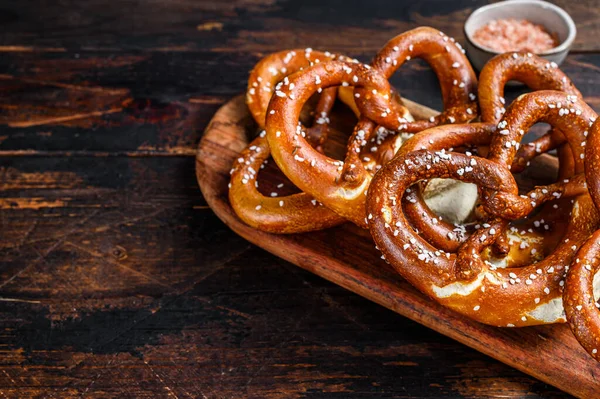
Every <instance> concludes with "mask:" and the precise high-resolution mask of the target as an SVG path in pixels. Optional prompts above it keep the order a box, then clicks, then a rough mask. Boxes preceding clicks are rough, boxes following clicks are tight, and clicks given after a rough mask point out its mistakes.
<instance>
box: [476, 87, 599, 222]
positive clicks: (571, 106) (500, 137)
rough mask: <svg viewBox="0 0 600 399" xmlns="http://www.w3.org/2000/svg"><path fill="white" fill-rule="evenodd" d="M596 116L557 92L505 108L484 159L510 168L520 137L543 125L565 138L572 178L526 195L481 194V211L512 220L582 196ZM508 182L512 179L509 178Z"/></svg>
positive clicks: (526, 98) (529, 97)
mask: <svg viewBox="0 0 600 399" xmlns="http://www.w3.org/2000/svg"><path fill="white" fill-rule="evenodd" d="M595 119H596V113H595V112H594V111H593V110H592V109H591V108H590V107H589V106H588V105H587V104H586V103H585V102H583V100H581V98H579V97H576V96H572V95H568V94H565V93H562V92H558V91H550V90H542V91H537V92H534V93H529V94H524V95H522V96H520V97H519V98H517V99H516V100H515V101H514V102H513V103H512V104H511V105H510V107H509V109H508V111H507V113H506V114H505V116H504V118H503V119H502V120H501V121H500V123H499V124H498V130H497V134H495V135H494V136H493V137H492V141H491V144H490V154H489V155H488V159H489V160H490V161H492V162H495V163H497V164H499V165H503V166H504V167H506V168H510V165H512V163H513V161H514V159H515V155H516V153H517V151H518V149H519V147H520V144H521V140H522V139H523V136H524V135H525V133H526V132H527V131H529V129H530V128H531V127H532V126H533V125H534V124H535V123H538V122H546V123H548V124H550V125H551V126H552V127H553V128H554V129H557V130H560V131H561V132H563V134H564V135H565V139H566V140H567V142H568V144H569V146H570V149H571V151H572V153H573V159H574V165H573V167H574V173H575V174H579V175H576V176H575V177H574V178H571V179H565V180H563V181H562V182H560V183H555V184H552V185H549V186H540V187H536V188H535V189H534V190H532V191H530V192H529V193H528V194H527V195H518V194H517V193H513V192H508V191H503V190H483V198H482V201H483V204H484V208H485V210H486V211H487V212H489V213H490V214H491V215H494V216H496V217H499V218H503V219H509V220H516V219H520V218H523V217H526V216H527V215H529V214H530V213H531V212H532V211H533V210H534V209H535V208H536V207H538V206H540V205H542V204H543V203H545V202H547V201H549V200H553V199H556V198H561V197H573V196H577V195H581V194H585V193H586V191H587V190H586V187H585V182H584V179H583V176H582V175H581V173H583V165H584V163H583V160H584V156H585V155H584V150H585V145H586V136H587V134H588V129H589V127H590V124H591V122H592V121H593V120H595ZM511 178H512V177H511Z"/></svg>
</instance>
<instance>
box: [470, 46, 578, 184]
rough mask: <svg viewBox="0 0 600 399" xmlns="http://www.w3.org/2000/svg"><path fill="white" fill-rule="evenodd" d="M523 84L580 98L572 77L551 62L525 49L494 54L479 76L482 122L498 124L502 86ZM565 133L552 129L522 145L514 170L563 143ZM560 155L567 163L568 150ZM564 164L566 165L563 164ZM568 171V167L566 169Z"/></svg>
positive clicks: (503, 105)
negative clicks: (509, 83) (512, 82)
mask: <svg viewBox="0 0 600 399" xmlns="http://www.w3.org/2000/svg"><path fill="white" fill-rule="evenodd" d="M511 80H516V81H519V82H521V83H524V84H525V85H527V86H528V87H529V88H530V89H532V90H558V91H562V92H564V93H566V94H569V95H572V96H577V97H579V98H582V95H581V93H580V92H579V90H577V88H576V87H575V85H574V84H573V83H572V82H571V80H570V79H569V78H568V77H567V75H565V74H564V73H563V72H562V71H561V70H560V69H558V65H557V64H556V63H554V62H548V61H547V60H545V59H543V58H541V57H538V56H537V55H534V54H531V53H527V52H511V53H504V54H500V55H497V56H495V57H494V58H492V59H491V60H489V61H488V62H487V64H485V66H484V67H483V69H482V70H481V74H480V76H479V82H480V84H479V91H478V97H479V105H480V107H481V121H482V122H488V123H493V124H497V123H498V122H500V120H501V119H502V116H503V115H504V112H505V111H506V110H505V108H504V107H505V100H504V87H505V86H506V84H507V83H508V82H509V81H511ZM564 142H565V137H564V135H563V134H562V133H561V132H559V131H556V130H551V131H550V132H549V133H546V134H545V135H543V136H542V137H540V138H538V139H536V140H534V141H532V142H531V143H528V144H525V145H523V146H521V148H520V149H519V151H518V153H517V156H516V159H515V164H514V165H513V168H512V169H511V170H512V171H513V172H514V173H517V172H520V171H522V170H523V169H524V168H525V166H527V164H528V163H529V161H530V160H531V159H533V158H535V157H536V156H538V155H539V154H541V153H545V152H548V151H550V150H553V149H555V148H557V147H559V146H560V145H561V144H564ZM562 151H563V152H564V154H562V156H561V158H562V159H563V162H567V159H568V156H569V150H568V149H566V148H565V149H563V150H562ZM563 166H564V167H566V164H565V165H563ZM567 170H568V169H567Z"/></svg>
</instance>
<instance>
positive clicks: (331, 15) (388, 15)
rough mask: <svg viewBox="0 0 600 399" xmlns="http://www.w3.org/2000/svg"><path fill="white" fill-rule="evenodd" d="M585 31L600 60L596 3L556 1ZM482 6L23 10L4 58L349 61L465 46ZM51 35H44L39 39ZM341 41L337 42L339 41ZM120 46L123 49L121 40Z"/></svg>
mask: <svg viewBox="0 0 600 399" xmlns="http://www.w3.org/2000/svg"><path fill="white" fill-rule="evenodd" d="M553 2H555V3H557V4H559V5H560V6H562V7H563V8H565V9H566V10H567V12H569V13H570V14H571V15H572V16H573V18H574V20H575V22H576V23H577V25H578V30H579V34H578V37H577V40H576V42H575V45H574V50H575V51H587V52H589V51H597V50H599V49H600V48H599V44H598V43H597V40H596V37H597V36H598V33H599V31H600V22H598V21H599V20H600V9H599V8H598V5H597V3H596V2H595V1H594V0H585V1H578V2H572V1H568V0H557V1H553ZM487 3H488V1H486V0H476V1H465V0H463V1H436V0H426V1H414V2H398V1H393V0H375V1H371V2H361V1H351V2H336V1H329V2H322V1H310V2H294V1H289V0H287V1H283V2H274V1H272V0H245V1H241V2H227V1H225V2H223V1H216V0H209V1H201V2H194V1H189V0H177V1H169V2H168V3H165V2H152V3H151V5H150V4H148V3H144V2H136V1H122V2H120V4H119V7H106V4H105V3H104V2H103V1H101V0H92V1H86V2H77V1H72V0H71V1H66V2H62V3H61V4H60V5H59V6H57V5H55V4H39V2H32V1H20V2H11V3H9V4H5V5H3V9H2V22H3V24H4V26H5V27H6V30H5V32H4V33H3V34H2V35H1V36H0V46H1V47H0V51H2V50H3V51H4V52H27V51H48V52H65V51H67V49H69V50H77V51H86V50H90V49H91V50H102V51H110V52H118V51H123V50H126V51H131V50H136V51H139V50H143V51H156V52H169V53H172V52H189V51H198V50H200V51H203V50H205V49H209V48H210V49H214V50H216V51H224V52H239V51H248V52H257V51H258V52H269V51H277V50H279V49H281V48H291V47H296V46H306V45H307V44H308V43H310V45H312V46H314V47H319V48H335V49H340V50H344V51H345V52H347V53H352V52H357V51H361V50H364V49H372V48H379V47H380V46H381V45H382V44H383V43H385V42H386V41H387V40H388V39H389V38H390V37H392V36H394V35H395V34H397V33H399V32H402V31H405V30H408V29H411V28H414V27H417V26H422V25H430V26H435V27H437V28H439V29H442V30H444V31H445V32H446V33H447V34H449V35H451V36H454V37H456V38H457V39H460V40H462V26H463V23H464V20H465V19H466V18H467V16H468V15H469V14H470V13H471V12H472V11H473V10H474V9H476V8H477V7H479V6H482V5H485V4H487ZM41 27H43V30H41V29H42V28H41ZM332 32H335V34H331V33H332ZM117 37H118V38H119V40H115V38H117Z"/></svg>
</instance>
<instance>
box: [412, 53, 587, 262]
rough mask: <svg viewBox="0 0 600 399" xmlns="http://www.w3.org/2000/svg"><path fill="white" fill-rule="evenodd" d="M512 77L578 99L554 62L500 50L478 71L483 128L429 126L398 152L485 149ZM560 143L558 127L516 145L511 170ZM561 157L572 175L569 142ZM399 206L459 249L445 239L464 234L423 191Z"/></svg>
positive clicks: (429, 235) (446, 245)
mask: <svg viewBox="0 0 600 399" xmlns="http://www.w3.org/2000/svg"><path fill="white" fill-rule="evenodd" d="M511 80H518V81H521V82H524V83H525V84H526V85H528V86H529V87H530V88H531V89H533V90H542V89H555V90H560V91H564V92H565V93H567V94H570V95H576V96H577V97H581V93H580V92H579V91H578V90H577V89H576V88H575V86H574V85H573V84H572V83H571V81H570V80H569V79H568V78H567V76H566V75H565V74H564V73H563V72H562V71H560V70H559V69H558V68H556V64H554V63H550V62H548V61H546V60H544V59H542V58H540V57H538V56H536V55H533V54H531V53H525V52H514V53H505V54H501V55H498V56H496V57H494V58H492V59H491V60H490V61H489V62H488V63H487V64H486V65H485V67H484V68H483V70H482V71H481V75H480V84H479V91H478V96H479V102H480V107H481V120H482V122H487V126H486V127H484V125H478V128H477V131H478V132H474V130H473V128H468V127H462V126H461V127H460V128H458V127H455V128H454V129H452V128H450V129H449V128H445V129H441V130H437V131H436V129H429V130H427V131H426V133H423V134H422V135H420V134H418V135H417V136H421V137H420V138H415V139H414V140H409V141H408V142H407V143H406V145H404V147H403V148H402V149H401V152H403V153H407V152H409V151H412V150H415V149H429V150H432V151H438V150H441V149H444V148H445V149H448V148H452V147H460V146H479V147H485V146H487V145H489V142H490V140H491V137H492V136H491V132H492V130H493V129H494V130H495V126H496V125H497V124H498V123H499V122H500V120H501V118H502V116H503V115H504V113H505V111H506V110H505V109H504V105H505V101H504V87H505V85H506V83H507V82H508V81H511ZM473 133H475V134H473ZM479 135H482V136H481V137H480V136H479ZM429 136H431V137H429ZM449 138H451V139H449ZM564 142H565V138H564V136H563V134H562V133H560V132H559V131H557V130H552V131H551V133H549V134H546V135H544V136H542V137H541V138H539V139H537V140H535V141H534V142H533V143H529V144H525V145H524V146H522V147H520V148H519V150H518V153H517V156H516V157H515V159H514V161H513V163H512V165H511V171H512V172H513V173H518V172H520V171H522V170H523V169H524V168H525V166H527V165H528V164H529V161H530V160H531V159H533V158H535V157H536V156H538V155H539V154H540V153H543V152H547V151H550V150H551V149H554V148H556V147H558V146H559V145H561V144H564ZM559 158H560V177H561V178H565V177H568V176H571V175H572V174H573V168H572V165H573V160H572V154H571V152H570V149H569V148H568V146H563V147H562V148H561V149H560V150H559ZM457 187H460V185H457ZM403 205H404V211H405V213H406V216H407V218H408V219H409V220H410V222H411V224H412V225H413V226H414V227H415V228H417V229H418V230H419V231H420V232H421V235H422V236H423V237H425V238H426V239H427V240H428V241H430V242H432V243H435V245H436V246H437V247H438V248H441V249H444V250H446V251H451V252H454V251H456V249H458V246H459V245H460V244H461V242H462V241H461V240H460V239H457V240H448V237H449V236H454V237H456V238H462V237H464V235H460V234H456V232H455V233H453V231H456V230H457V229H456V228H455V226H453V225H452V224H450V223H447V222H445V221H443V220H440V218H439V217H438V216H437V215H436V214H435V213H433V212H432V211H431V210H430V209H429V207H428V206H427V205H426V204H425V202H424V201H423V197H422V194H421V189H419V188H417V189H415V190H413V191H412V194H411V195H410V201H405V202H404V203H403ZM432 220H435V221H436V222H435V224H432V223H431V221H432ZM498 249H499V248H498Z"/></svg>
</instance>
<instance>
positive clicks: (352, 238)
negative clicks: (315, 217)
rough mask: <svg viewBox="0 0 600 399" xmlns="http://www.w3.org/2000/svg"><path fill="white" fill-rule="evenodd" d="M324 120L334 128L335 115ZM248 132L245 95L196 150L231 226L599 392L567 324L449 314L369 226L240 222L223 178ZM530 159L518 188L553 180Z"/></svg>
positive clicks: (532, 369) (488, 348) (457, 334)
mask: <svg viewBox="0 0 600 399" xmlns="http://www.w3.org/2000/svg"><path fill="white" fill-rule="evenodd" d="M407 106H408V107H409V109H410V110H411V112H412V113H414V115H415V116H416V117H429V116H431V115H434V114H435V112H433V111H430V112H428V110H427V109H424V108H423V107H420V106H418V105H417V104H415V103H410V102H407ZM338 118H339V116H338ZM331 119H332V125H333V126H336V115H335V114H333V115H332V116H331ZM255 133H256V127H255V126H253V124H252V120H251V117H250V114H249V111H248V110H247V107H246V105H245V103H244V98H243V96H239V97H236V98H234V99H233V100H231V101H230V102H228V103H227V104H225V105H224V106H223V107H222V108H221V109H220V110H219V111H218V112H217V113H216V114H215V116H214V118H213V119H212V121H211V122H210V124H209V126H208V128H207V130H206V132H205V134H204V137H203V138H202V141H201V142H200V145H199V148H198V155H197V157H196V174H197V178H198V182H199V184H200V187H201V189H202V193H203V194H204V197H205V198H206V200H207V202H208V204H209V205H210V206H211V208H212V209H213V210H214V211H215V213H216V214H217V215H218V216H219V217H220V218H221V220H223V222H225V224H227V225H228V226H229V227H230V228H231V229H232V230H234V231H235V232H236V233H238V234H239V235H241V236H242V237H244V238H245V239H247V240H249V241H250V242H253V243H254V244H256V245H258V246H260V247H262V248H264V249H266V250H267V251H269V252H271V253H273V254H275V255H277V256H279V257H281V258H283V259H286V260H288V261H290V262H292V263H294V264H296V265H298V266H300V267H302V268H304V269H306V270H309V271H311V272H313V273H315V274H317V275H319V276H321V277H324V278H326V279H328V280H330V281H332V282H334V283H336V284H339V285H340V286H342V287H344V288H347V289H349V290H351V291H353V292H355V293H357V294H359V295H362V296H364V297H366V298H368V299H370V300H372V301H374V302H376V303H378V304H380V305H383V306H385V307H387V308H389V309H391V310H393V311H395V312H397V313H399V314H401V315H403V316H406V317H408V318H410V319H412V320H415V321H417V322H419V323H421V324H424V325H426V326H428V327H430V328H432V329H434V330H436V331H438V332H441V333H442V334H444V335H447V336H449V337H451V338H453V339H456V340H458V341H460V342H462V343H464V344H466V345H469V346H471V347H473V348H475V349H477V350H479V351H481V352H483V353H485V354H487V355H489V356H492V357H494V358H496V359H498V360H500V361H502V362H505V363H507V364H509V365H511V366H513V367H516V368H518V369H519V370H521V371H523V372H526V373H528V374H530V375H532V376H534V377H536V378H539V379H541V380H543V381H545V382H547V383H549V384H552V385H554V386H556V387H558V388H560V389H562V390H564V391H566V392H569V393H571V394H573V395H575V396H578V397H581V398H589V397H593V396H594V395H596V394H597V393H598V386H600V380H599V379H598V375H599V373H600V365H599V364H598V363H597V362H596V361H595V360H594V359H592V358H591V357H589V356H588V355H587V353H585V351H584V350H583V349H582V348H581V347H580V345H579V343H578V342H577V340H576V339H575V338H574V337H573V335H572V334H571V331H570V330H569V328H568V326H566V325H553V326H542V327H529V328H519V329H501V328H494V327H490V326H486V325H482V324H479V323H476V322H473V321H471V320H469V319H467V318H465V317H463V316H460V315H458V314H455V313H454V312H452V311H450V310H449V309H446V308H444V307H442V306H440V305H438V304H437V303H435V302H433V301H431V300H430V299H428V298H426V297H424V296H423V295H421V294H420V293H419V292H418V291H416V290H415V289H414V288H413V287H412V286H410V284H408V283H407V282H405V281H403V280H402V279H401V278H400V276H399V275H398V274H397V273H396V272H395V271H394V270H393V269H392V268H391V266H389V265H386V264H385V262H383V261H382V260H381V259H380V254H379V252H378V251H377V250H376V249H375V248H374V244H373V242H372V241H371V240H370V237H369V235H368V232H367V231H364V230H361V229H360V228H358V227H357V226H355V225H352V224H350V223H347V224H344V225H342V226H339V227H335V228H331V229H327V230H322V231H317V232H313V233H309V234H293V235H275V234H269V233H265V232H261V231H258V230H255V229H253V228H251V227H249V226H247V225H245V224H244V223H243V222H242V221H241V220H239V218H237V216H236V215H235V213H234V212H233V209H232V208H231V206H230V205H229V201H228V197H227V196H228V194H227V193H228V191H227V184H228V182H229V169H230V168H231V165H232V164H233V162H235V159H236V156H237V154H238V153H239V152H240V151H241V150H242V149H243V148H244V147H245V146H246V145H247V144H248V142H249V141H250V140H249V138H250V137H252V135H253V134H255ZM537 161H538V162H537V163H534V164H532V166H531V169H532V170H533V172H531V173H535V174H537V178H536V179H532V177H531V175H524V176H520V179H521V185H520V186H521V187H524V186H531V185H535V184H542V183H541V182H542V181H544V180H546V181H551V180H552V178H553V176H554V175H555V172H556V166H557V164H556V158H553V157H550V156H544V157H540V158H538V160H537ZM527 180H529V181H528V183H529V184H527ZM278 182H279V181H275V182H272V181H271V182H270V181H267V182H265V181H264V180H263V181H262V182H260V183H259V184H260V185H261V186H262V185H265V184H268V185H269V186H275V185H276V184H277V183H278ZM524 183H525V184H524ZM556 359H563V360H564V361H561V362H557V361H556Z"/></svg>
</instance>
